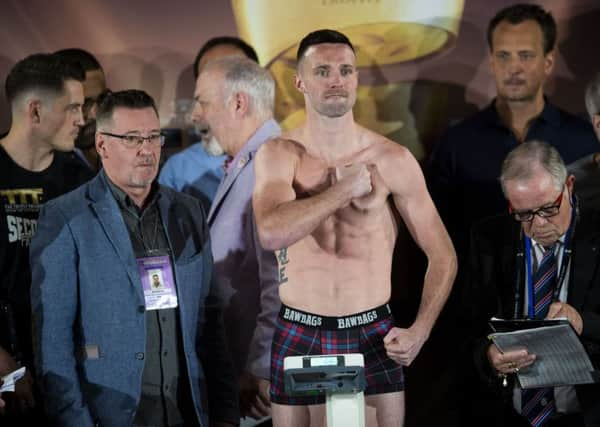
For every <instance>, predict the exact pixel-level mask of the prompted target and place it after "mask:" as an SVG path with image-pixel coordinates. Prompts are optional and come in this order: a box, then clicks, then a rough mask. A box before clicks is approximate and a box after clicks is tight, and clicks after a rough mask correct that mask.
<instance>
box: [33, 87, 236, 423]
mask: <svg viewBox="0 0 600 427" xmlns="http://www.w3.org/2000/svg"><path fill="white" fill-rule="evenodd" d="M163 143H164V138H163V136H162V135H161V134H160V124H159V119H158V113H157V110H156V107H155V104H154V101H153V99H152V98H151V97H150V96H148V95H147V94H146V93H145V92H142V91H138V90H128V91H122V92H115V93H112V94H109V95H107V97H106V98H105V99H104V100H103V101H102V102H101V103H100V105H99V106H98V112H97V132H96V149H97V151H98V153H99V156H100V158H101V159H102V165H103V170H102V171H101V172H100V173H99V174H98V176H97V177H96V178H95V179H93V180H92V181H90V182H89V183H88V184H85V185H83V186H81V187H79V188H78V189H77V190H75V191H73V192H71V193H68V194H66V195H65V196H63V197H60V198H57V199H55V200H52V201H51V202H50V203H48V204H47V205H45V206H44V209H43V210H42V213H41V215H40V220H39V224H38V232H39V233H38V234H37V235H36V237H35V239H34V241H33V242H32V244H31V253H30V255H31V264H32V276H33V284H32V291H31V300H32V310H33V317H34V330H35V333H34V348H35V349H36V367H37V369H38V374H39V376H40V384H41V386H42V393H43V396H44V400H45V404H46V407H47V410H48V413H49V415H50V416H51V417H52V418H53V421H54V422H55V423H56V424H57V425H60V426H73V427H75V426H77V427H85V426H94V425H101V426H114V427H120V426H123V427H125V426H131V425H133V426H169V427H170V426H184V425H185V426H202V427H208V426H209V419H210V422H211V425H221V426H224V425H233V424H237V422H238V419H239V413H238V408H237V400H238V399H237V393H236V384H235V381H234V377H233V370H232V366H231V360H230V358H229V356H228V354H227V352H226V351H225V348H226V346H225V340H224V334H223V330H222V324H221V323H220V320H219V310H218V308H217V307H218V306H219V305H218V304H217V303H216V300H215V298H214V297H213V296H212V294H210V293H209V290H210V281H211V273H212V256H211V249H210V236H209V233H208V228H207V225H206V221H205V217H204V213H203V211H202V208H201V206H200V203H199V202H198V201H197V200H196V199H194V198H192V197H189V196H186V195H183V194H180V193H176V192H174V191H173V190H171V189H168V188H165V187H162V186H160V185H158V184H157V183H156V180H155V178H156V174H157V171H158V164H159V160H160V153H161V146H162V145H163ZM154 276H158V277H159V279H160V282H161V285H162V286H161V287H160V288H158V289H156V288H153V287H152V285H151V283H152V278H153V277H154ZM209 417H210V418H209Z"/></svg>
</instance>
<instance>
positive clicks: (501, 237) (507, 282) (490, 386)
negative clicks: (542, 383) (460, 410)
mask: <svg viewBox="0 0 600 427" xmlns="http://www.w3.org/2000/svg"><path fill="white" fill-rule="evenodd" d="M521 234H522V233H521V227H520V224H518V223H517V222H516V221H514V220H513V219H512V218H511V217H510V216H508V215H504V216H497V217H492V218H488V219H485V220H483V221H481V222H479V223H478V224H476V225H475V226H474V227H473V230H472V236H471V251H470V259H469V272H468V285H467V287H466V292H465V309H466V311H467V312H468V313H469V317H470V320H469V321H471V322H472V337H471V350H472V354H473V356H474V365H473V367H474V368H475V370H474V371H473V372H472V373H473V377H472V378H473V379H474V383H473V384H472V387H474V390H473V391H474V393H473V395H474V397H473V399H474V400H475V401H477V400H479V401H480V402H479V403H480V404H479V405H478V404H476V403H474V405H473V406H474V407H477V408H478V410H479V411H480V412H479V413H476V416H477V417H478V418H485V417H486V416H488V415H489V416H490V419H489V420H487V421H486V424H485V425H510V424H511V423H513V422H514V421H516V420H518V418H520V417H519V416H518V415H517V414H516V412H515V411H514V409H513V407H512V381H514V379H512V378H511V382H510V383H509V385H508V386H507V387H502V386H501V381H500V380H499V379H498V377H497V376H496V375H495V373H494V372H492V369H491V367H490V366H489V362H488V360H487V356H486V351H487V348H488V346H489V345H490V344H489V341H488V340H487V338H486V336H487V334H488V333H489V329H488V326H487V321H488V320H489V319H490V317H492V316H496V317H500V318H506V319H510V318H514V317H515V316H514V315H515V299H516V298H515V294H516V290H517V287H518V289H519V290H520V291H519V295H521V297H520V301H521V302H520V305H519V307H517V310H516V312H517V313H518V314H519V316H518V317H522V316H520V313H523V300H524V298H523V295H524V294H523V290H524V288H525V266H524V265H525V261H524V257H523V255H522V254H523V252H524V250H523V240H522V237H521ZM572 242H573V255H572V262H571V266H570V271H569V284H568V286H569V288H568V297H567V300H568V301H567V302H568V303H569V304H570V305H572V306H573V307H574V308H575V309H576V310H577V311H578V312H579V314H581V316H582V318H583V333H582V336H581V339H582V342H583V343H584V346H585V347H586V350H587V351H588V354H589V355H590V357H591V359H592V363H593V364H594V367H595V368H596V369H598V367H599V366H600V346H599V345H600V282H599V281H600V271H599V267H600V212H599V211H593V210H583V211H582V212H581V214H580V218H579V221H578V222H577V226H576V229H575V234H574V235H573V240H572ZM576 392H577V396H578V399H579V401H580V404H581V406H582V410H583V413H584V418H585V423H586V424H585V425H586V426H598V425H600V387H599V386H598V385H583V386H578V387H576ZM492 414H493V415H492ZM494 423H496V424H494ZM517 423H518V421H517ZM516 425H518V424H516Z"/></svg>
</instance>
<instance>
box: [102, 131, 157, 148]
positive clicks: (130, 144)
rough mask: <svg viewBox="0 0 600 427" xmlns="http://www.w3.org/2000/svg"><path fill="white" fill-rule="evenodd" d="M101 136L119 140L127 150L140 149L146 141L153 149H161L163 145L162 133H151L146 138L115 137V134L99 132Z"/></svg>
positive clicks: (132, 136)
mask: <svg viewBox="0 0 600 427" xmlns="http://www.w3.org/2000/svg"><path fill="white" fill-rule="evenodd" d="M100 134H101V135H106V136H112V137H113V138H119V139H120V140H121V142H122V143H123V145H124V146H125V147H127V148H138V147H141V146H142V144H143V143H144V141H148V142H149V143H150V144H152V145H154V146H155V147H162V146H163V145H165V136H164V135H163V134H162V133H153V134H151V135H148V136H142V135H132V134H129V135H117V134H116V133H110V132H100Z"/></svg>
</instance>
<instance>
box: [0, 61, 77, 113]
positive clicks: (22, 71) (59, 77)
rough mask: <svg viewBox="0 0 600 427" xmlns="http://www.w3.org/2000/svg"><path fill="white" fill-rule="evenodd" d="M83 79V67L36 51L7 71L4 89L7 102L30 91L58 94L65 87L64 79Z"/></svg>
mask: <svg viewBox="0 0 600 427" xmlns="http://www.w3.org/2000/svg"><path fill="white" fill-rule="evenodd" d="M84 79H85V73H84V72H83V69H82V68H81V67H80V66H79V65H77V64H72V63H69V62H66V61H63V60H62V59H61V58H60V57H59V56H58V55H54V54H48V53H37V54H34V55H30V56H28V57H26V58H24V59H22V60H21V61H19V62H17V63H16V64H15V65H14V67H13V68H12V69H11V70H10V72H9V73H8V76H7V77H6V82H5V84H4V89H5V93H6V99H7V100H8V102H9V104H11V105H12V104H13V103H14V102H15V100H16V99H17V98H18V97H19V96H21V95H23V94H25V93H27V92H31V91H43V92H46V93H50V94H51V95H55V96H60V95H62V94H63V92H64V89H65V81H67V80H76V81H79V82H82V81H83V80H84Z"/></svg>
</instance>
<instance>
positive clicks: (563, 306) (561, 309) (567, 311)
mask: <svg viewBox="0 0 600 427" xmlns="http://www.w3.org/2000/svg"><path fill="white" fill-rule="evenodd" d="M559 317H566V318H567V319H568V320H569V323H571V326H573V329H575V332H577V335H581V332H582V331H583V319H582V318H581V315H580V314H579V313H578V312H577V310H575V309H574V308H573V306H572V305H569V304H567V303H566V302H558V301H557V302H553V303H552V304H550V308H548V315H547V316H546V319H556V318H559Z"/></svg>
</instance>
